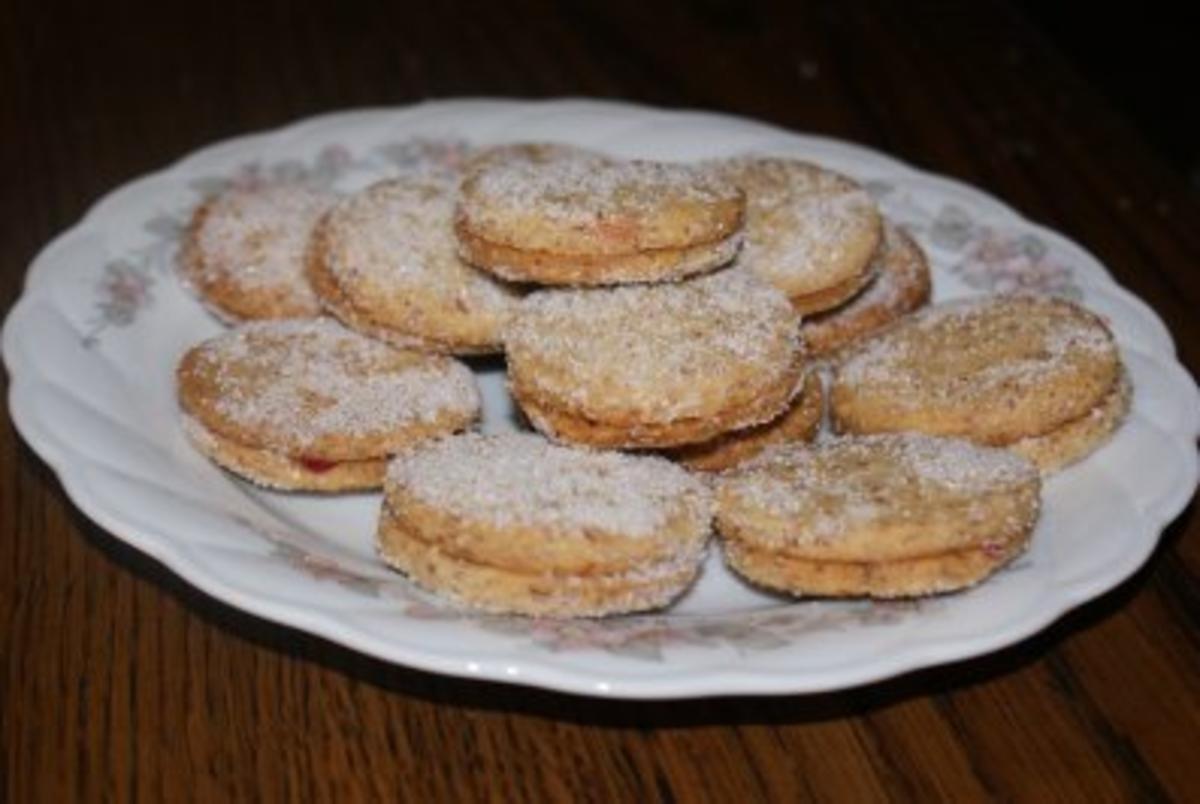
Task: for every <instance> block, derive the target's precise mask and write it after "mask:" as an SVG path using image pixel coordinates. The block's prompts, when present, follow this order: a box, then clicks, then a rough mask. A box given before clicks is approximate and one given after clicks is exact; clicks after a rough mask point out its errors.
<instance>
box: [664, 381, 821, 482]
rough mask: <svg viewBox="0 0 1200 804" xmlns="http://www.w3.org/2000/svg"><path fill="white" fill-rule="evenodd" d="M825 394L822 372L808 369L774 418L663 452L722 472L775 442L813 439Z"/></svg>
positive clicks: (694, 468) (697, 469)
mask: <svg viewBox="0 0 1200 804" xmlns="http://www.w3.org/2000/svg"><path fill="white" fill-rule="evenodd" d="M824 397H825V394H824V390H823V388H822V385H821V377H820V375H818V374H817V372H816V371H812V370H809V371H808V372H807V373H806V374H805V376H804V381H803V382H802V383H801V385H800V388H799V389H798V390H797V392H796V396H795V397H794V398H793V399H792V402H791V404H790V405H789V406H788V407H787V409H785V410H784V412H783V413H782V414H780V415H779V416H776V417H775V418H774V419H772V420H771V421H769V422H766V423H765V424H759V425H755V426H753V427H747V428H745V429H742V430H733V431H731V432H728V433H724V434H722V435H719V436H717V437H716V438H714V439H712V440H711V441H705V442H702V443H700V444H690V445H688V446H686V447H677V448H676V449H673V450H667V451H666V452H665V453H664V454H665V455H666V456H667V457H668V458H670V459H671V460H673V461H675V462H676V463H679V464H681V465H682V466H684V467H685V468H687V469H690V470H692V471H694V472H720V471H724V470H726V469H732V468H733V467H735V466H738V465H740V464H742V463H745V462H746V461H748V460H750V459H751V458H753V457H754V456H756V455H758V454H759V453H760V452H762V451H763V450H765V449H766V448H767V447H769V446H771V445H773V444H788V443H793V442H801V441H811V440H812V439H813V438H815V437H816V435H817V431H818V430H820V428H821V415H822V413H823V412H824Z"/></svg>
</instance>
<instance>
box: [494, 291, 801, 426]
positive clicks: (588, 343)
mask: <svg viewBox="0 0 1200 804" xmlns="http://www.w3.org/2000/svg"><path fill="white" fill-rule="evenodd" d="M505 342H506V346H507V355H508V373H509V388H510V390H511V391H512V394H513V396H514V398H515V399H516V401H517V402H518V403H519V404H520V406H521V409H522V410H523V411H524V413H525V415H526V416H527V417H528V418H529V420H530V422H531V423H532V424H533V425H534V427H536V428H537V429H538V430H540V431H542V432H543V433H545V434H547V435H549V436H551V437H552V438H554V439H555V440H558V441H562V442H567V443H574V444H584V445H589V446H596V447H613V448H629V449H636V448H661V447H674V446H681V445H684V444H695V443H699V442H703V441H709V440H710V439H712V438H714V437H716V436H718V435H720V434H722V433H725V432H728V431H730V430H739V429H742V428H745V427H750V426H753V425H756V424H762V423H764V422H768V421H770V420H772V419H774V418H775V417H777V416H779V415H780V414H781V413H783V411H784V409H785V408H787V406H788V404H789V402H790V401H791V399H792V397H793V396H794V394H795V391H796V389H797V387H798V386H799V384H800V380H801V378H802V376H803V371H804V353H803V349H802V345H801V341H800V335H799V320H798V316H797V315H796V313H795V311H794V310H792V308H791V306H790V305H789V304H788V302H787V299H786V298H784V297H783V295H782V294H780V293H779V292H778V291H776V290H775V289H773V288H772V287H770V286H769V285H767V284H766V283H764V282H762V281H761V280H758V279H756V278H755V277H753V276H751V275H750V274H748V273H743V272H736V271H721V272H719V273H716V274H713V275H710V276H704V277H700V278H698V279H691V280H688V281H685V282H678V283H669V284H661V285H629V286H622V287H615V288H604V289H594V290H547V291H539V292H537V293H533V294H530V295H529V296H528V297H526V299H525V300H524V301H523V302H522V304H521V306H520V308H519V310H518V312H517V315H516V317H515V318H514V319H513V323H512V326H510V327H509V329H508V331H507V333H506V341H505Z"/></svg>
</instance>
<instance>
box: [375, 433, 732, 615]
mask: <svg viewBox="0 0 1200 804" xmlns="http://www.w3.org/2000/svg"><path fill="white" fill-rule="evenodd" d="M384 492H385V497H384V503H383V508H382V511H381V515H380V522H379V531H378V536H377V545H378V549H379V553H380V555H381V556H382V557H383V559H384V560H385V561H386V562H387V563H388V564H390V565H391V566H393V567H395V568H396V569H399V570H401V571H402V572H404V573H405V574H407V575H408V576H409V577H411V578H412V579H413V580H414V581H416V582H417V583H418V584H420V585H422V586H424V587H426V588H428V589H430V590H432V591H434V592H436V593H438V594H441V595H443V596H446V597H448V598H450V599H452V600H455V601H456V602H459V603H461V604H463V605H467V606H469V607H471V608H476V609H482V610H485V611H493V612H505V613H518V614H526V615H532V616H546V617H578V616H589V617H595V616H602V615H605V614H614V613H618V612H627V611H639V610H645V609H650V608H657V607H660V606H663V605H666V604H667V603H668V602H669V601H670V600H672V599H673V598H675V597H676V596H678V595H679V594H680V593H681V592H682V591H683V590H684V589H685V588H686V587H687V586H688V584H690V583H691V581H692V580H693V579H694V578H695V576H696V574H697V572H698V571H699V567H700V563H701V560H702V558H703V555H704V551H705V546H706V543H707V540H708V536H709V531H710V527H711V518H712V505H711V499H710V495H709V492H708V490H707V488H706V487H705V485H704V484H703V483H702V482H700V481H699V480H697V479H695V478H692V477H691V476H689V475H688V474H687V472H685V471H684V470H682V469H680V468H679V467H676V466H674V465H672V464H671V463H670V462H668V461H666V460H663V459H661V458H656V457H650V456H632V455H623V454H619V453H611V452H609V453H605V452H593V451H591V450H579V449H573V448H569V447H562V446H558V445H555V444H552V443H550V442H548V441H546V440H545V439H544V438H542V437H540V436H537V435H534V434H531V433H507V434H503V435H494V436H482V435H478V434H466V435H461V436H453V437H450V438H446V439H442V440H439V441H436V442H432V443H429V444H425V445H421V446H418V447H414V448H413V449H410V450H406V451H404V452H403V453H401V454H400V455H398V456H397V457H396V459H395V460H394V461H393V463H392V465H391V467H390V468H389V471H388V475H387V481H386V484H385V487H384Z"/></svg>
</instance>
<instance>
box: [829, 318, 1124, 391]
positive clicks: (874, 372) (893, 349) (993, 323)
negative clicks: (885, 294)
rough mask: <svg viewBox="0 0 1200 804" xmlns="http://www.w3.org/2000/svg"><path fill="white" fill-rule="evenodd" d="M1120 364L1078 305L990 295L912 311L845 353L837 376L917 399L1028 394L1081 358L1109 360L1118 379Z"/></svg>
mask: <svg viewBox="0 0 1200 804" xmlns="http://www.w3.org/2000/svg"><path fill="white" fill-rule="evenodd" d="M1117 362H1118V358H1117V351H1116V344H1115V342H1114V341H1113V337H1112V334H1111V333H1109V331H1108V330H1107V328H1105V327H1104V325H1103V324H1101V323H1100V322H1099V321H1098V319H1096V318H1095V317H1094V316H1092V315H1091V314H1090V313H1087V312H1086V311H1084V310H1082V309H1081V308H1078V307H1076V306H1074V305H1071V304H1070V303H1068V302H1065V301H1062V300H1059V299H1051V298H1049V297H1038V296H1029V295H1011V296H988V297H982V298H968V299H958V300H954V301H950V302H944V303H942V304H939V305H936V306H934V307H930V308H928V309H926V310H924V311H922V312H920V313H918V314H916V315H914V316H913V317H912V318H910V319H908V320H906V321H905V322H903V323H902V324H901V325H899V326H898V327H897V328H895V329H893V330H891V331H889V332H888V333H887V334H886V335H885V336H883V337H880V338H876V339H874V340H872V341H870V342H868V343H866V344H864V345H863V347H861V348H860V349H858V350H856V351H855V352H854V353H853V354H852V355H850V356H848V358H847V359H846V360H845V361H844V362H843V363H842V364H841V366H840V367H839V369H838V380H839V382H841V383H845V384H849V385H860V384H863V385H871V386H876V387H883V386H886V387H887V388H888V389H894V390H893V391H891V392H892V393H894V394H895V397H896V398H895V400H893V401H894V402H896V403H899V402H901V401H902V400H904V399H908V400H910V401H911V403H912V404H914V405H920V404H924V402H925V401H926V400H928V399H930V398H934V399H938V398H940V399H953V400H955V401H969V400H977V399H978V400H983V399H988V400H995V399H996V397H997V395H1001V396H1012V395H1019V394H1022V393H1027V392H1030V391H1032V390H1033V389H1035V388H1037V387H1038V386H1039V385H1042V384H1044V383H1046V382H1047V381H1048V380H1049V379H1052V378H1057V377H1061V376H1064V375H1067V374H1069V373H1070V372H1072V371H1073V370H1075V371H1078V370H1080V367H1081V364H1092V363H1101V364H1108V365H1109V366H1110V368H1111V369H1112V372H1113V375H1114V377H1115V373H1116V366H1117ZM1110 385H1111V379H1110V380H1108V381H1105V382H1104V387H1103V390H1107V388H1108V387H1109V386H1110ZM1096 397H1097V398H1098V395H1096ZM1094 402H1095V400H1094V399H1093V400H1089V401H1088V402H1087V404H1086V405H1085V406H1084V407H1085V408H1090V407H1092V405H1093V404H1094Z"/></svg>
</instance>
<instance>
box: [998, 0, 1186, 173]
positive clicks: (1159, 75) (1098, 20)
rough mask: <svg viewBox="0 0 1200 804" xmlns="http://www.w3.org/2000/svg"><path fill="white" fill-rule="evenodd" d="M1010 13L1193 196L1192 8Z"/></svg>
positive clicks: (1059, 6)
mask: <svg viewBox="0 0 1200 804" xmlns="http://www.w3.org/2000/svg"><path fill="white" fill-rule="evenodd" d="M1017 5H1018V6H1019V7H1020V8H1021V10H1022V11H1023V12H1024V13H1025V14H1026V15H1027V16H1028V18H1029V20H1030V21H1031V22H1032V23H1033V24H1034V25H1036V26H1037V27H1038V28H1040V29H1041V31H1042V32H1043V33H1044V34H1045V35H1046V36H1047V37H1048V38H1050V39H1051V40H1052V41H1053V43H1054V45H1055V47H1057V48H1058V49H1059V50H1060V51H1061V52H1062V53H1063V55H1064V56H1066V57H1067V58H1068V59H1070V60H1071V62H1073V64H1074V66H1075V67H1076V68H1077V69H1078V70H1079V71H1080V73H1082V74H1083V75H1084V77H1085V78H1087V80H1088V81H1089V82H1091V83H1092V84H1093V85H1094V86H1095V87H1096V88H1097V89H1098V90H1100V91H1101V92H1102V93H1103V94H1104V95H1105V97H1106V98H1107V99H1108V100H1109V101H1110V102H1111V103H1112V104H1113V106H1115V107H1116V108H1117V109H1118V110H1119V111H1120V112H1121V113H1122V114H1124V115H1125V116H1127V117H1128V118H1129V119H1130V120H1131V121H1133V123H1134V124H1135V125H1136V126H1137V127H1138V129H1139V130H1140V131H1141V132H1142V134H1143V135H1144V136H1145V137H1146V140H1147V142H1148V143H1149V144H1150V145H1151V146H1152V147H1153V148H1154V149H1155V150H1156V151H1158V153H1159V154H1160V155H1161V156H1162V157H1163V158H1165V159H1166V160H1167V161H1168V162H1170V163H1171V165H1172V166H1173V167H1175V169H1177V170H1179V171H1180V172H1181V173H1184V174H1186V175H1187V176H1188V179H1189V181H1190V182H1191V185H1192V187H1193V189H1196V190H1200V114H1197V111H1196V105H1197V104H1196V97H1197V84H1198V82H1200V63H1198V62H1197V52H1196V51H1197V38H1196V31H1195V28H1196V23H1195V15H1194V11H1195V8H1194V7H1191V6H1189V5H1188V4H1186V3H1167V2H1160V1H1159V0H1155V1H1154V2H1142V3H1087V4H1083V3H1061V2H1038V0H1019V2H1018V4H1017ZM1188 12H1192V13H1191V14H1190V15H1189V13H1188ZM1189 16H1190V17H1191V19H1188V17H1189Z"/></svg>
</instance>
